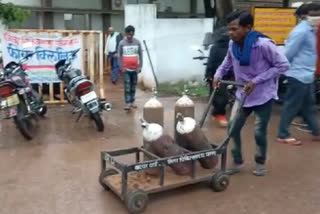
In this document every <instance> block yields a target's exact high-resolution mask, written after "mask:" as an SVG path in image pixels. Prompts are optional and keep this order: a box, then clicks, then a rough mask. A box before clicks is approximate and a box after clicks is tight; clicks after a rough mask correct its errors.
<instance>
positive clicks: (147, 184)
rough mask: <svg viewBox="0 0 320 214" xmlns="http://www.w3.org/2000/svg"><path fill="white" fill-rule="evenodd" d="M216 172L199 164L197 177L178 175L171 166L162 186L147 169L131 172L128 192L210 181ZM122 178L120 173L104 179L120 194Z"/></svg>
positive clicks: (150, 190)
mask: <svg viewBox="0 0 320 214" xmlns="http://www.w3.org/2000/svg"><path fill="white" fill-rule="evenodd" d="M215 173H216V170H214V169H204V168H202V167H201V166H200V164H197V166H196V175H195V178H191V177H190V176H181V175H177V174H175V173H174V172H173V170H172V169H171V168H166V170H165V175H164V177H165V179H164V184H163V186H161V185H160V183H159V177H158V176H150V175H148V174H147V173H146V172H145V171H140V172H131V173H129V174H128V187H127V189H128V192H130V191H132V190H135V189H140V190H143V191H145V192H147V193H157V192H162V191H166V190H170V189H175V188H178V187H182V186H186V185H190V184H195V183H199V182H202V181H209V180H210V179H211V178H212V176H213V175H214V174H215ZM121 178H122V175H121V173H119V174H117V175H112V176H108V177H106V178H105V179H104V183H105V184H106V185H107V186H108V187H109V188H110V189H111V190H112V191H113V192H114V193H115V194H117V195H118V196H120V195H121V192H122V187H121V186H122V182H121Z"/></svg>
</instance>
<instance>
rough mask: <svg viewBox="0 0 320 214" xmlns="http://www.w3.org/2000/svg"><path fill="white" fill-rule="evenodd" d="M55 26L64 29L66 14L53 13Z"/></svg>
mask: <svg viewBox="0 0 320 214" xmlns="http://www.w3.org/2000/svg"><path fill="white" fill-rule="evenodd" d="M53 28H54V29H60V30H64V29H65V25H64V15H63V14H62V13H55V14H54V15H53Z"/></svg>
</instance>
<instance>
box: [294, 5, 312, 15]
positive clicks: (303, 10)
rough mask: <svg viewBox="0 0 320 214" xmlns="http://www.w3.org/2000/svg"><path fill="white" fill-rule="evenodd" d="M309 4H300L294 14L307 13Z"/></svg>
mask: <svg viewBox="0 0 320 214" xmlns="http://www.w3.org/2000/svg"><path fill="white" fill-rule="evenodd" d="M309 6H310V5H309V4H302V5H301V6H300V7H298V9H297V10H296V12H295V15H296V16H303V15H308V13H309Z"/></svg>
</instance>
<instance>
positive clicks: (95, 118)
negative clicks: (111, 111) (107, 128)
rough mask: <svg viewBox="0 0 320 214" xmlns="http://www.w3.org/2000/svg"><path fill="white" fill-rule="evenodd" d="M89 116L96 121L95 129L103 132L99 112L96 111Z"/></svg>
mask: <svg viewBox="0 0 320 214" xmlns="http://www.w3.org/2000/svg"><path fill="white" fill-rule="evenodd" d="M91 118H92V120H94V122H95V123H96V126H97V131H98V132H103V131H104V124H103V121H102V118H101V116H100V113H99V112H97V113H94V114H91Z"/></svg>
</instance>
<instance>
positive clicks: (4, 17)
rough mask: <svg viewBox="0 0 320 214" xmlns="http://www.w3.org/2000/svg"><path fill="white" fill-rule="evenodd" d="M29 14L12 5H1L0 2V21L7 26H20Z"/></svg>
mask: <svg viewBox="0 0 320 214" xmlns="http://www.w3.org/2000/svg"><path fill="white" fill-rule="evenodd" d="M29 14H30V11H28V10H24V9H22V8H19V7H17V6H16V5H14V4H12V3H2V2H1V0H0V21H2V22H3V24H5V25H7V26H10V25H11V24H14V23H18V24H21V23H22V22H23V21H24V20H25V19H26V18H27V16H28V15H29Z"/></svg>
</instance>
